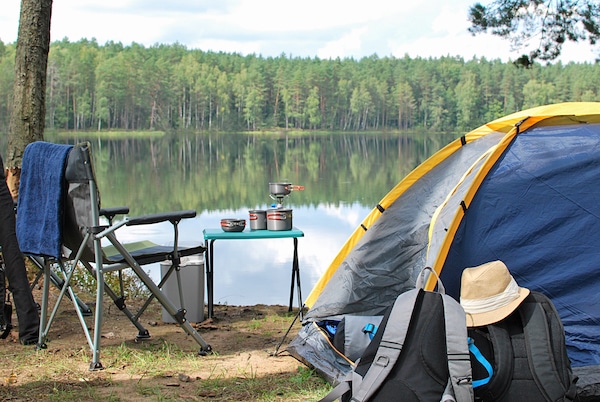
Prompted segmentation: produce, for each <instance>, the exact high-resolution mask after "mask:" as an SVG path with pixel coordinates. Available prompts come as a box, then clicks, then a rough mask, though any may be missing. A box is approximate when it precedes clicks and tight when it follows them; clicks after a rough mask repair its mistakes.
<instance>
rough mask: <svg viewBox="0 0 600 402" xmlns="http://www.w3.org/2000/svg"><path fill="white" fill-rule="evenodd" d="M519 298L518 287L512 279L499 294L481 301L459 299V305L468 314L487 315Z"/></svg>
mask: <svg viewBox="0 0 600 402" xmlns="http://www.w3.org/2000/svg"><path fill="white" fill-rule="evenodd" d="M518 298H519V285H517V282H516V281H515V279H514V278H511V280H510V282H509V283H508V285H507V286H506V289H504V291H503V292H502V293H500V294H497V295H494V296H490V297H486V298H483V299H465V298H462V297H461V299H460V304H461V306H462V307H463V309H464V310H465V312H466V313H469V314H481V313H488V312H490V311H494V310H497V309H499V308H502V307H505V306H507V305H509V304H510V303H511V302H513V301H514V300H516V299H518Z"/></svg>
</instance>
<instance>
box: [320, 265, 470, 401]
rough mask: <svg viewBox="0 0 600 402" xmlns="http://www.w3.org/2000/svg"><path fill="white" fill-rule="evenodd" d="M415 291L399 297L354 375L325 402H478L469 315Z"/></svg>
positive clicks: (438, 296)
mask: <svg viewBox="0 0 600 402" xmlns="http://www.w3.org/2000/svg"><path fill="white" fill-rule="evenodd" d="M425 271H429V272H431V273H432V274H434V275H435V273H433V270H431V269H429V268H426V269H424V270H423V272H421V274H420V275H419V278H418V280H417V284H416V288H415V289H413V290H409V291H407V292H405V293H403V294H401V295H399V296H398V297H397V299H396V301H395V303H394V305H393V306H391V307H390V308H388V310H387V311H386V313H385V315H384V317H383V320H382V321H381V324H380V326H379V328H378V330H377V332H376V334H375V336H374V338H373V340H372V341H371V343H370V344H369V346H367V348H366V350H365V351H364V353H363V354H362V356H361V357H360V359H359V360H358V361H357V363H356V365H355V367H354V368H353V370H352V371H351V372H350V373H349V374H348V376H347V377H346V378H345V379H344V381H342V382H340V383H339V384H338V385H337V386H336V387H335V388H334V389H333V390H332V391H331V392H330V393H329V394H328V395H326V396H325V397H324V398H323V399H322V400H321V401H322V402H331V401H334V400H336V399H338V398H341V399H342V401H357V402H358V401H369V400H382V401H384V400H398V398H399V397H400V396H401V399H402V401H442V400H444V401H457V402H468V401H472V400H473V388H472V386H471V364H470V360H469V348H468V343H467V325H466V319H465V312H464V310H463V309H462V307H461V306H460V304H459V303H458V302H457V301H456V300H454V299H453V298H451V297H450V296H447V295H446V294H445V290H444V287H443V285H442V283H441V281H440V280H439V278H438V291H437V292H429V291H425V290H423V284H424V273H425Z"/></svg>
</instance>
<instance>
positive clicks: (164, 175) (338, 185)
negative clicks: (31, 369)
mask: <svg viewBox="0 0 600 402" xmlns="http://www.w3.org/2000/svg"><path fill="white" fill-rule="evenodd" d="M453 139H454V135H452V134H425V133H399V134H398V133H395V134H390V133H369V134H358V133H350V134H349V133H307V134H297V135H291V134H288V135H286V134H278V133H268V134H215V133H211V134H197V135H183V136H182V135H177V136H164V137H158V138H146V139H140V138H125V139H101V138H94V137H92V136H89V135H86V136H84V137H81V136H79V137H77V138H75V137H71V138H68V139H61V140H51V141H54V142H68V143H74V142H78V141H82V140H87V141H90V142H91V144H92V148H93V152H94V166H95V170H96V176H97V180H98V183H99V187H100V191H101V199H102V206H103V207H111V206H121V205H128V206H129V207H130V211H131V216H138V215H143V214H148V213H157V212H164V211H171V210H182V209H194V210H196V211H197V217H196V218H194V219H189V220H186V221H183V222H182V223H181V224H180V242H181V243H182V244H183V245H192V244H196V243H198V242H200V243H203V242H204V239H203V235H202V230H203V229H205V228H219V227H220V220H221V219H222V218H242V219H246V221H247V223H249V222H248V211H249V210H250V209H267V208H268V207H269V206H270V205H271V204H273V203H274V200H273V199H272V198H271V197H270V194H269V183H271V182H288V183H293V184H294V185H301V186H304V190H301V191H298V190H294V191H292V193H291V194H290V195H289V196H288V197H286V199H285V200H284V206H285V207H286V208H290V209H292V214H293V225H294V227H296V228H298V229H300V230H302V231H303V232H304V237H303V238H300V239H299V241H298V255H299V264H300V277H301V283H302V296H303V298H304V299H306V297H307V296H308V294H309V293H310V291H311V289H312V287H313V286H314V284H315V283H316V281H317V280H318V279H319V277H320V276H321V275H322V274H323V272H325V270H326V269H327V267H328V266H329V264H330V263H331V261H332V260H333V258H334V257H335V256H336V255H337V253H338V251H339V250H340V248H341V247H342V245H343V244H344V243H345V242H346V240H347V239H348V237H349V236H350V234H351V233H352V232H353V231H354V230H355V229H356V228H357V227H358V226H359V225H360V223H361V222H362V220H363V219H364V218H365V217H366V215H367V214H368V213H369V212H370V211H371V209H373V208H374V207H375V206H376V205H377V203H378V202H379V200H381V199H382V198H383V197H384V196H385V195H386V194H387V192H388V191H389V190H391V189H392V187H393V186H395V185H396V184H397V183H398V182H399V181H400V180H401V179H402V178H403V177H404V176H405V175H406V174H408V173H409V172H410V171H411V170H412V169H413V168H414V167H416V166H417V165H418V164H420V163H421V162H423V161H424V160H425V159H426V158H428V157H429V156H430V155H431V154H432V153H434V152H435V151H437V150H438V149H440V148H441V147H443V146H444V145H446V144H447V143H449V142H450V141H452V140H453ZM169 226H170V224H167V225H154V226H148V227H140V226H136V227H131V228H123V229H121V230H120V231H119V232H117V234H118V237H119V238H120V240H121V241H124V242H127V241H134V240H140V239H149V240H153V241H154V242H156V243H159V244H169V243H171V244H172V241H173V239H172V231H171V230H170V228H169ZM214 247H215V248H214V250H215V253H214V258H215V259H214V302H215V304H231V305H253V304H260V303H262V304H284V305H285V304H287V303H288V302H289V292H290V281H291V266H292V254H293V241H292V239H272V240H262V239H261V240H247V241H230V240H219V241H216V242H215V246H214ZM183 269H186V268H183ZM149 271H150V275H151V276H152V277H153V278H155V279H156V280H157V281H158V280H159V279H160V265H159V264H156V265H155V266H150V267H149ZM295 300H297V299H296V298H294V301H295Z"/></svg>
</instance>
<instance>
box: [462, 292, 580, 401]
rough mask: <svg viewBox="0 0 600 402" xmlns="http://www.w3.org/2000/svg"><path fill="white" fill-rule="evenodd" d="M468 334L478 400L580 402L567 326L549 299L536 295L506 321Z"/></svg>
mask: <svg viewBox="0 0 600 402" xmlns="http://www.w3.org/2000/svg"><path fill="white" fill-rule="evenodd" d="M468 333H469V339H470V342H471V343H472V344H470V347H469V348H470V351H471V353H470V357H471V367H472V371H473V388H474V393H475V400H476V401H485V402H489V401H502V402H504V401H506V402H511V401H531V402H536V401H571V400H574V399H575V397H576V393H577V389H576V386H575V382H576V381H577V379H576V378H575V377H574V376H573V373H572V370H571V364H570V361H569V358H568V356H567V350H566V346H565V334H564V329H563V326H562V322H561V321H560V317H559V316H558V313H557V312H556V309H555V307H554V305H553V304H552V302H551V301H550V300H549V299H548V298H547V297H546V296H544V295H543V294H541V293H537V292H531V293H530V295H529V296H528V297H527V298H526V299H525V300H524V301H523V303H521V305H520V306H519V307H518V308H517V309H516V310H515V311H514V312H513V313H512V314H511V315H509V316H508V317H506V318H505V319H504V320H502V321H500V322H497V323H494V324H491V325H487V326H483V327H474V328H469V330H468ZM477 351H478V352H479V353H477ZM486 361H487V364H486ZM490 371H491V372H490Z"/></svg>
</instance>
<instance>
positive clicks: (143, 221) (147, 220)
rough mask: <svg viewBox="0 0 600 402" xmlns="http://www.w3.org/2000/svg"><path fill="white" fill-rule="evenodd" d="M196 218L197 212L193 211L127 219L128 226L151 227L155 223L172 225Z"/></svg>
mask: <svg viewBox="0 0 600 402" xmlns="http://www.w3.org/2000/svg"><path fill="white" fill-rule="evenodd" d="M195 216H196V211H194V210H193V209H190V210H186V211H174V212H163V213H158V214H152V215H144V216H136V217H133V218H129V219H127V223H126V225H127V226H135V225H150V224H153V223H159V222H165V221H169V222H171V223H172V224H175V223H177V222H179V221H180V220H182V219H187V218H193V217H195Z"/></svg>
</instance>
